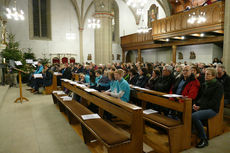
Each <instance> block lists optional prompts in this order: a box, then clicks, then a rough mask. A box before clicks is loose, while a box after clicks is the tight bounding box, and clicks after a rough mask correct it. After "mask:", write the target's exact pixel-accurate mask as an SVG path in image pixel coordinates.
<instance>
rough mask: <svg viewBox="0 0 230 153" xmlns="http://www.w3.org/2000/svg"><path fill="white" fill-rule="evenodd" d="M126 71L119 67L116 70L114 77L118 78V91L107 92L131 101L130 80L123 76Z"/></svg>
mask: <svg viewBox="0 0 230 153" xmlns="http://www.w3.org/2000/svg"><path fill="white" fill-rule="evenodd" d="M123 75H124V71H123V70H122V69H118V70H116V71H115V72H114V77H115V79H116V80H117V87H118V89H117V92H105V94H108V95H111V96H113V97H116V98H119V99H121V100H122V101H125V102H129V98H130V87H129V84H128V82H127V81H126V80H125V79H124V78H123Z"/></svg>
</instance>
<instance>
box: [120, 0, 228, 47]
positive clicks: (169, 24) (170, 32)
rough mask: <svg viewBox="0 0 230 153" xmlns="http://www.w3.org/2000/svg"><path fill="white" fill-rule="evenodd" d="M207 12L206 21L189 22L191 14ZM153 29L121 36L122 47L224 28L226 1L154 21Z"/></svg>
mask: <svg viewBox="0 0 230 153" xmlns="http://www.w3.org/2000/svg"><path fill="white" fill-rule="evenodd" d="M193 12H195V13H196V14H199V13H200V12H205V14H206V15H205V17H206V19H207V20H206V22H204V23H200V24H198V23H194V24H190V23H188V22H187V21H188V19H189V14H192V13H193ZM152 25H153V27H152V31H150V32H149V33H146V34H138V33H135V34H131V35H127V36H123V37H121V46H122V48H126V47H131V46H139V45H146V44H153V42H154V40H160V39H165V38H172V37H178V36H184V35H190V34H196V33H203V32H213V31H218V30H223V29H224V1H220V2H216V3H213V4H211V5H207V6H203V7H202V6H200V7H197V8H194V9H191V10H189V11H186V12H181V13H178V14H175V15H172V16H169V17H167V18H164V19H160V20H156V21H153V24H152Z"/></svg>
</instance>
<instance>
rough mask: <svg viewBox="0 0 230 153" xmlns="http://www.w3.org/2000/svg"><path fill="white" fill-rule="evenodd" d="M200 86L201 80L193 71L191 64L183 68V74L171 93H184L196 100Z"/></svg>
mask: <svg viewBox="0 0 230 153" xmlns="http://www.w3.org/2000/svg"><path fill="white" fill-rule="evenodd" d="M199 88H200V82H199V81H198V80H197V79H196V78H195V76H194V74H192V72H191V68H190V66H185V67H184V68H183V74H182V75H181V76H180V77H179V78H178V79H177V80H176V82H175V84H174V85H173V87H172V89H171V91H170V93H171V94H172V93H173V94H178V95H183V96H186V97H188V98H191V99H192V100H195V99H196V97H197V95H198V92H199Z"/></svg>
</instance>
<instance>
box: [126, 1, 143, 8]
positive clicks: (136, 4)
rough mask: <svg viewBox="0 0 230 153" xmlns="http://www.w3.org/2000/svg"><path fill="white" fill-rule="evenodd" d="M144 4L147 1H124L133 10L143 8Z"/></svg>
mask: <svg viewBox="0 0 230 153" xmlns="http://www.w3.org/2000/svg"><path fill="white" fill-rule="evenodd" d="M146 3H147V0H127V1H126V4H127V5H128V6H131V7H133V8H136V7H144V6H145V4H146Z"/></svg>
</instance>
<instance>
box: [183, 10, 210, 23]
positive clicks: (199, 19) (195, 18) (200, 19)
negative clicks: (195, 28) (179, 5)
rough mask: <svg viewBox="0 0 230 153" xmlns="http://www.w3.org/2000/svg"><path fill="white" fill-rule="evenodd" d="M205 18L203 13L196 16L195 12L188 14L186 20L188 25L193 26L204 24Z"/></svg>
mask: <svg viewBox="0 0 230 153" xmlns="http://www.w3.org/2000/svg"><path fill="white" fill-rule="evenodd" d="M206 20H207V19H206V17H205V12H200V13H199V14H198V15H196V13H195V12H193V13H191V14H189V18H188V21H187V22H188V23H190V24H194V23H198V24H200V23H204V22H206Z"/></svg>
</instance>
